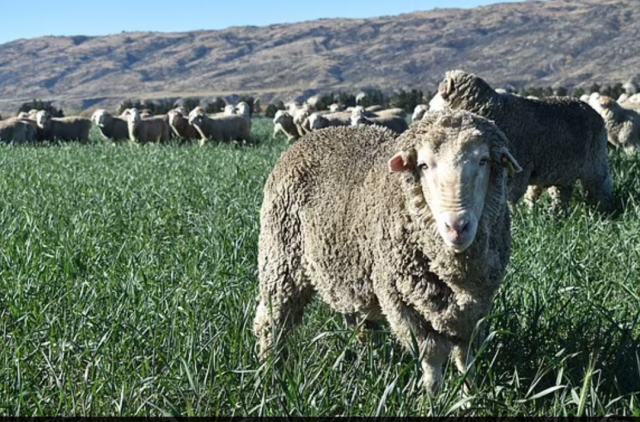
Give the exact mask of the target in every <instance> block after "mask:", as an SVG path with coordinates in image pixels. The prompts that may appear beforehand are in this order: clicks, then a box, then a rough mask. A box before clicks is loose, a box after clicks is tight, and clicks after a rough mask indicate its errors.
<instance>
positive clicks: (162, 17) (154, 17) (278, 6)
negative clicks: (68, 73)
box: [0, 0, 520, 44]
mask: <svg viewBox="0 0 640 422" xmlns="http://www.w3.org/2000/svg"><path fill="white" fill-rule="evenodd" d="M507 1H520V0H438V1H436V0H302V1H296V0H287V1H283V0H244V1H243V0H182V1H175V0H173V1H171V2H169V1H166V0H155V1H153V2H150V1H148V0H147V1H145V0H107V1H96V0H93V1H88V0H82V1H80V0H61V1H51V0H27V1H26V2H25V1H14V0H2V3H3V4H2V6H0V15H1V17H0V22H2V24H1V25H0V44H3V43H5V42H9V41H13V40H16V39H19V38H35V37H40V36H47V35H65V36H66V35H90V36H91V35H108V34H115V33H119V32H122V31H129V32H131V31H160V32H182V31H192V30H200V29H205V30H207V29H224V28H228V27H230V26H244V25H255V26H264V25H270V24H275V23H294V22H301V21H308V20H314V19H320V18H371V17H376V16H386V15H397V14H400V13H410V12H416V11H424V10H430V9H433V8H435V7H440V8H444V7H462V8H469V7H476V6H484V5H488V4H493V3H504V2H507ZM12 16H14V17H15V18H12Z"/></svg>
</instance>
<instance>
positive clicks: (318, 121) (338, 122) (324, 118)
mask: <svg viewBox="0 0 640 422" xmlns="http://www.w3.org/2000/svg"><path fill="white" fill-rule="evenodd" d="M308 122H309V127H310V128H311V130H318V129H323V128H326V127H336V126H349V125H351V113H350V112H345V111H340V112H338V113H329V114H324V115H322V114H319V113H313V114H312V115H311V116H309V119H308Z"/></svg>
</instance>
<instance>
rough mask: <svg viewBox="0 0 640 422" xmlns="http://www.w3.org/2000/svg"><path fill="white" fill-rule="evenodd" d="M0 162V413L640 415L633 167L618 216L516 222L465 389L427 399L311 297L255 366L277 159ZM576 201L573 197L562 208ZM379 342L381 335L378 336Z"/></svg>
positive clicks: (113, 157)
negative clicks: (283, 347)
mask: <svg viewBox="0 0 640 422" xmlns="http://www.w3.org/2000/svg"><path fill="white" fill-rule="evenodd" d="M254 127H255V132H256V136H257V138H258V139H260V140H261V141H262V142H261V143H260V144H259V145H258V146H255V147H247V148H242V147H234V146H231V145H221V146H211V147H205V148H199V147H197V146H195V145H186V146H180V145H173V146H153V145H152V146H142V147H136V146H131V145H111V144H109V143H105V142H100V141H95V142H94V143H93V144H92V145H64V146H24V147H22V146H17V147H15V146H14V147H7V146H4V147H0V194H1V195H0V224H1V228H2V231H1V236H2V237H1V243H0V284H1V286H0V288H1V291H2V294H1V295H0V330H1V333H2V335H1V336H0V415H20V416H31V415H79V416H81V415H183V416H186V415H236V416H238V415H285V414H288V415H294V416H298V415H325V416H326V415H551V414H553V415H604V414H617V415H635V416H640V403H639V401H640V393H639V391H640V347H639V346H640V325H639V318H640V202H639V199H640V196H639V193H640V157H639V156H636V157H627V156H624V155H622V154H618V153H612V155H611V159H612V165H613V168H614V169H615V183H616V194H617V195H618V197H619V198H620V199H621V201H622V202H623V203H624V212H623V213H622V214H621V215H620V216H618V217H615V218H604V217H602V216H600V215H598V214H597V213H595V212H593V211H592V210H591V209H590V208H589V207H586V206H584V205H583V203H582V201H579V200H578V201H576V203H575V207H574V208H573V209H572V210H571V215H570V216H568V217H563V216H561V215H560V214H558V213H555V212H553V211H550V210H549V207H548V205H549V201H548V198H545V200H544V201H543V202H542V203H541V204H540V206H538V207H536V208H535V209H533V210H529V209H528V208H527V207H526V206H524V205H519V206H518V207H516V209H515V210H514V222H513V232H514V252H513V255H512V261H511V264H510V267H509V271H508V274H507V277H506V279H505V282H504V285H503V287H502V288H501V290H500V292H499V294H498V296H497V298H496V301H495V304H494V308H493V314H492V315H490V316H489V317H488V318H487V325H488V332H489V333H490V334H489V336H488V338H487V341H486V342H485V344H483V350H482V351H481V353H480V354H479V356H478V360H477V363H478V376H477V379H476V385H475V387H474V388H473V389H472V391H471V394H470V396H469V397H468V398H466V399H462V396H461V395H460V392H459V389H460V385H461V381H462V380H461V378H459V377H458V376H457V374H456V373H455V370H454V368H448V369H447V375H446V381H445V385H444V389H443V391H442V393H441V394H440V395H439V396H437V397H434V398H428V397H424V396H423V395H422V392H421V390H420V388H419V387H418V385H417V381H418V379H419V376H420V370H419V364H418V362H417V361H416V359H415V358H414V357H413V356H412V355H411V354H410V353H408V352H405V351H404V350H403V349H402V348H401V347H400V346H399V345H398V344H397V343H396V342H395V341H394V340H393V338H392V337H391V335H390V333H389V332H388V331H382V332H380V333H378V335H377V336H376V337H375V338H372V339H371V341H370V342H369V343H368V344H367V345H365V346H361V345H359V344H358V342H357V341H356V339H355V333H354V332H353V331H351V330H349V329H348V328H347V326H346V324H345V323H344V321H343V319H342V317H341V316H340V315H337V314H335V313H333V312H332V311H331V310H330V309H329V308H328V307H327V306H326V305H324V304H322V303H320V301H319V300H316V301H314V302H313V304H312V306H310V308H309V310H308V313H307V314H306V315H305V322H304V323H303V325H302V326H301V327H299V329H298V330H296V332H295V333H294V334H293V335H292V336H291V337H290V338H289V339H288V340H287V342H286V344H288V345H289V348H288V350H289V354H288V358H287V359H286V360H285V359H282V358H280V357H278V358H275V359H274V360H272V361H270V362H268V363H266V364H265V365H263V366H261V365H260V364H259V362H258V361H257V360H256V348H255V340H254V337H253V334H252V332H251V327H252V320H253V316H254V311H255V305H256V303H255V296H256V292H257V285H258V281H257V262H256V261H257V246H256V245H257V239H258V232H259V209H260V204H261V200H262V187H263V184H264V182H265V180H266V177H267V175H268V174H269V172H270V170H271V168H272V166H273V165H274V163H275V162H276V160H277V159H278V157H279V156H280V154H281V153H282V152H283V151H284V150H285V149H286V148H287V145H286V144H285V142H283V141H282V140H276V141H273V140H271V139H270V132H271V124H270V122H267V121H257V122H255V123H254ZM578 199H580V195H578ZM385 330H386V328H385Z"/></svg>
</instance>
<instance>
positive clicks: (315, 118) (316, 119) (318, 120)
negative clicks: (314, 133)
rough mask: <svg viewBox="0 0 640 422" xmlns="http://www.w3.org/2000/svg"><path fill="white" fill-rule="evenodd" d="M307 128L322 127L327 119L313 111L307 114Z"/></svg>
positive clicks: (325, 124)
mask: <svg viewBox="0 0 640 422" xmlns="http://www.w3.org/2000/svg"><path fill="white" fill-rule="evenodd" d="M308 122H309V128H310V129H311V130H318V129H322V128H323V127H326V126H327V121H326V119H325V118H324V117H322V116H321V115H319V114H316V113H313V114H312V115H311V116H309V121H308Z"/></svg>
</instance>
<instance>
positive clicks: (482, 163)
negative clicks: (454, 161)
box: [479, 157, 489, 166]
mask: <svg viewBox="0 0 640 422" xmlns="http://www.w3.org/2000/svg"><path fill="white" fill-rule="evenodd" d="M488 162H489V159H488V158H486V157H485V158H483V159H482V160H480V163H479V164H480V165H481V166H484V165H486V164H487V163H488Z"/></svg>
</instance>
